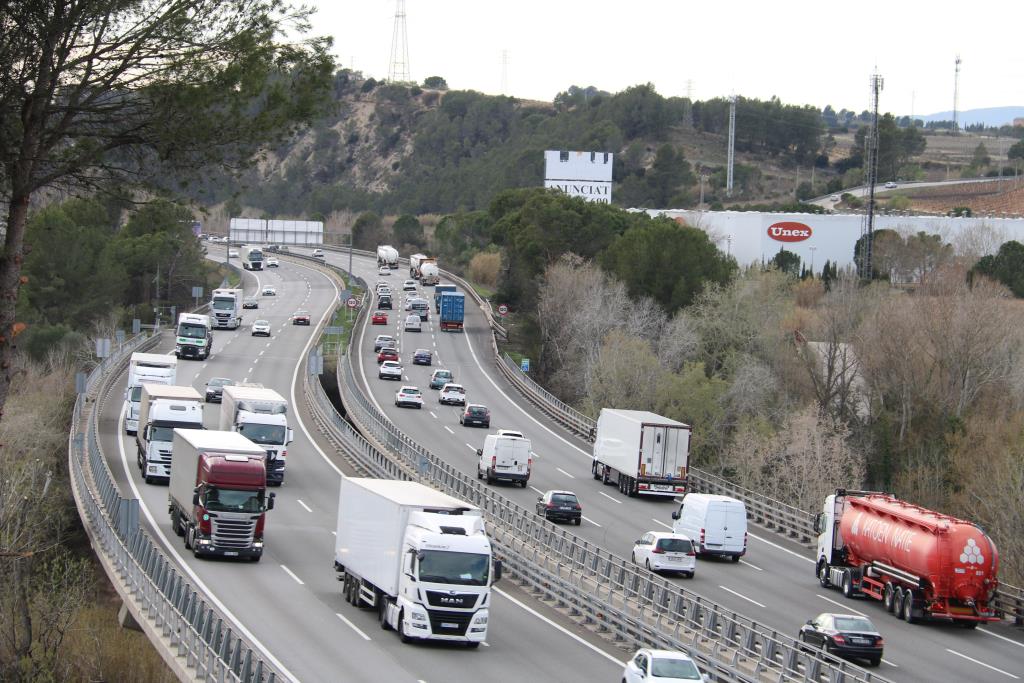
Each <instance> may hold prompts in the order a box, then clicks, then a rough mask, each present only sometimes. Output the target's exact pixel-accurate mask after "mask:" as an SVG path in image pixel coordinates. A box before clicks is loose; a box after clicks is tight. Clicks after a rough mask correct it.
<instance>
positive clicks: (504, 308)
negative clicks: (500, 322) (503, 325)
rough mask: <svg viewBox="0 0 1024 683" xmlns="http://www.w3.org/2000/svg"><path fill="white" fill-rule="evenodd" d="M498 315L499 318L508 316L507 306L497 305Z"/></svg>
mask: <svg viewBox="0 0 1024 683" xmlns="http://www.w3.org/2000/svg"><path fill="white" fill-rule="evenodd" d="M498 315H500V316H506V315H508V304H499V305H498Z"/></svg>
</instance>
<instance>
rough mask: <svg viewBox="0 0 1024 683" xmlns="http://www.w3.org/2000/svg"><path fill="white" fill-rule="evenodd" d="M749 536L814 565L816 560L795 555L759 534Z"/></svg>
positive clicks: (749, 534)
mask: <svg viewBox="0 0 1024 683" xmlns="http://www.w3.org/2000/svg"><path fill="white" fill-rule="evenodd" d="M747 535H748V536H750V537H751V538H756V539H757V540H759V541H761V542H762V543H766V544H768V545H770V546H771V547H773V548H776V549H778V550H781V551H782V552H784V553H789V554H790V555H792V556H793V557H799V558H800V559H801V560H805V561H806V562H810V563H811V564H814V558H813V557H807V556H806V555H801V554H800V553H795V552H793V551H792V550H790V549H789V548H783V547H782V546H781V545H778V544H777V543H772V542H771V541H769V540H768V539H767V538H761V537H760V536H758V535H757V534H752V533H750V531H747Z"/></svg>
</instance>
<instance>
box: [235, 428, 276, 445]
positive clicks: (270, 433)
mask: <svg viewBox="0 0 1024 683" xmlns="http://www.w3.org/2000/svg"><path fill="white" fill-rule="evenodd" d="M238 432H239V433H240V434H241V435H242V436H244V437H245V438H247V439H249V440H250V441H252V442H253V443H269V444H276V445H280V444H283V443H284V436H285V428H284V427H283V426H281V425H260V424H252V423H250V424H244V425H242V426H241V427H239V428H238Z"/></svg>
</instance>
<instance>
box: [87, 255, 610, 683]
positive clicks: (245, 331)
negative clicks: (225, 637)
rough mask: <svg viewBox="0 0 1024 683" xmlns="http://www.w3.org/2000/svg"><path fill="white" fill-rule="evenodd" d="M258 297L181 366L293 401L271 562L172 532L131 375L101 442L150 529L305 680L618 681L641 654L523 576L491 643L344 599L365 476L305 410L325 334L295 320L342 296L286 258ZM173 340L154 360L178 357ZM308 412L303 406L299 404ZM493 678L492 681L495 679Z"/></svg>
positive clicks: (259, 642)
mask: <svg viewBox="0 0 1024 683" xmlns="http://www.w3.org/2000/svg"><path fill="white" fill-rule="evenodd" d="M243 281H244V282H243V283H244V287H245V289H246V294H247V295H253V294H255V293H257V292H259V291H260V288H261V287H262V285H264V284H273V285H275V286H276V288H277V296H275V297H260V304H259V306H260V307H259V309H257V310H246V311H244V324H243V326H242V327H241V328H240V329H239V330H237V331H229V330H216V331H214V346H213V355H212V357H211V358H210V359H209V361H206V362H200V361H189V360H182V361H180V362H179V364H178V384H182V385H188V384H191V385H192V386H193V387H195V388H196V389H197V390H199V392H200V393H203V390H204V387H205V384H206V382H207V380H209V379H210V378H211V377H217V376H223V377H231V378H232V379H235V380H236V381H249V382H261V383H263V384H264V385H266V386H268V387H270V388H273V389H275V390H277V391H278V392H280V393H281V394H282V395H284V396H285V397H287V398H288V399H289V401H290V403H291V408H290V412H289V415H290V418H289V419H290V422H291V424H292V426H293V427H294V428H295V442H294V443H293V444H291V446H289V448H288V465H287V469H286V478H285V483H284V485H283V486H282V487H280V488H278V489H276V490H275V491H276V494H277V498H276V507H275V508H274V510H273V511H271V512H270V513H269V514H268V521H267V531H266V535H265V541H266V549H265V551H264V555H263V558H262V560H261V562H259V563H248V562H241V561H230V560H198V559H196V558H194V557H192V555H191V553H186V552H185V551H184V545H183V543H182V540H181V539H180V538H178V537H177V536H175V535H174V534H173V533H172V531H171V529H170V520H169V516H168V514H167V486H166V485H160V484H154V485H149V484H146V483H144V482H143V481H142V479H141V477H140V476H139V470H138V468H137V466H136V448H135V442H134V437H128V436H126V435H125V434H124V431H123V427H122V419H123V415H122V401H121V395H122V393H123V390H124V378H122V379H121V381H120V383H119V384H117V385H115V389H114V390H113V391H112V393H111V394H110V397H109V398H108V400H107V401H106V402H105V404H104V406H103V412H102V415H101V421H100V434H101V445H102V447H103V450H104V454H105V457H106V458H107V460H108V463H109V465H110V468H111V470H112V471H113V472H114V474H115V477H116V479H117V483H118V486H119V487H120V488H121V490H122V491H123V492H124V493H125V494H126V495H135V496H138V497H139V498H140V500H141V507H142V513H143V517H144V519H145V525H146V527H147V530H148V531H149V532H150V533H151V534H152V535H153V537H154V539H155V540H157V542H158V544H161V545H162V546H163V548H164V549H165V550H166V551H167V552H168V553H169V554H170V555H171V556H172V557H173V558H174V560H175V561H176V563H177V564H178V565H179V566H180V567H181V568H182V571H184V572H185V573H187V574H188V575H189V576H190V578H192V579H193V581H195V582H196V583H197V584H200V585H201V586H203V587H204V588H205V590H206V591H207V592H208V593H209V594H210V595H211V596H212V597H213V599H214V601H215V603H216V604H217V605H218V607H220V608H221V609H222V610H223V611H224V612H226V613H228V614H229V616H231V617H232V618H233V619H234V620H235V621H236V622H237V623H238V624H242V625H243V627H242V628H241V629H239V630H240V631H241V632H242V633H243V635H244V636H245V637H246V638H248V639H249V640H250V642H252V643H253V644H254V645H256V646H257V647H260V648H261V649H263V650H264V651H265V652H266V653H267V654H268V656H269V658H270V659H271V661H272V662H273V663H274V664H275V666H278V667H279V668H280V669H281V670H282V671H284V672H285V673H286V675H288V676H290V677H291V678H292V679H293V680H297V681H298V680H301V681H309V682H312V681H369V680H374V681H397V682H401V681H414V682H415V681H419V682H424V683H434V682H436V681H453V682H459V681H479V680H480V679H481V676H483V677H485V678H486V679H487V680H494V681H523V680H538V681H539V680H558V679H561V680H564V679H565V678H566V672H567V671H571V672H573V675H572V678H573V679H579V680H584V679H585V680H595V681H597V680H614V679H615V678H616V677H617V676H618V674H619V672H620V671H621V667H622V662H623V661H624V660H625V659H626V658H627V657H628V653H627V652H624V651H621V650H617V649H615V648H614V647H612V646H610V645H608V644H607V643H605V642H604V641H602V640H601V639H599V638H597V637H596V636H593V635H592V634H589V633H588V632H586V631H584V630H581V629H578V628H576V627H575V626H574V625H573V624H572V622H570V621H569V620H568V619H566V618H565V617H563V616H562V615H560V614H559V613H557V612H555V611H554V610H551V609H549V608H548V607H547V606H545V605H542V604H540V603H539V602H537V601H535V600H533V599H532V598H530V596H529V595H527V594H525V593H524V592H522V591H521V590H519V589H518V588H517V586H516V585H515V584H514V582H512V581H510V580H507V579H506V580H504V581H502V582H501V583H499V584H498V586H497V590H496V592H495V595H494V598H493V603H492V608H491V624H490V631H489V633H488V642H487V643H486V645H487V646H486V647H482V648H479V649H477V650H469V649H467V648H465V647H463V646H459V645H448V644H442V645H435V644H428V645H403V644H402V643H401V642H400V641H399V639H398V637H397V636H396V635H395V634H394V633H385V632H384V631H382V630H380V627H379V626H378V624H377V620H376V613H375V612H372V611H361V610H357V609H356V608H354V607H352V606H351V605H348V604H347V603H345V601H344V599H343V598H342V595H341V584H340V583H339V582H338V581H336V579H335V573H334V570H333V567H332V563H333V558H334V529H335V522H336V515H337V501H338V487H339V481H340V477H341V476H342V473H345V474H352V473H353V472H352V471H351V469H349V468H348V466H347V465H346V464H345V463H344V461H343V459H342V458H341V456H340V455H338V454H336V453H334V452H333V451H332V450H331V449H330V448H329V447H328V446H327V442H326V440H324V439H323V438H322V437H321V435H320V434H319V433H317V432H316V431H315V430H314V429H313V421H312V419H311V417H310V416H309V414H308V412H306V410H305V406H304V403H303V402H302V396H301V379H302V377H301V375H300V374H299V373H301V372H303V371H304V368H305V359H306V355H307V353H308V350H309V348H310V347H311V345H312V342H313V332H314V330H315V329H316V324H315V323H314V325H313V326H310V327H304V326H293V325H291V323H290V317H291V315H292V313H293V312H294V311H295V310H297V309H299V308H305V309H307V310H309V311H310V312H311V314H312V319H313V320H314V321H320V320H323V319H324V318H325V317H326V316H328V315H329V314H330V311H331V310H332V309H333V304H334V302H336V301H337V299H338V289H337V287H336V286H335V285H334V284H332V282H331V281H330V279H329V278H327V277H326V276H325V275H323V274H322V273H320V272H318V271H317V270H315V269H313V268H309V267H307V266H304V265H301V264H299V265H296V264H294V263H292V262H288V261H286V260H282V264H281V267H280V268H279V269H271V270H268V271H264V272H259V273H246V274H244V276H243ZM257 318H262V319H267V320H269V321H270V322H271V323H272V329H273V333H272V336H271V337H270V338H269V339H268V338H265V337H258V338H257V337H252V336H251V335H250V331H249V325H250V324H251V322H252V321H253V320H255V319H257ZM172 346H173V342H172V341H171V340H170V339H168V341H167V343H166V344H165V346H164V347H162V348H159V349H158V350H156V351H155V352H161V351H162V352H170V351H171V348H172ZM296 406H297V407H298V410H296ZM219 409H220V406H219V404H207V406H206V408H205V415H204V423H205V425H206V427H207V428H210V429H212V428H216V423H217V416H218V414H219ZM482 672H486V673H482Z"/></svg>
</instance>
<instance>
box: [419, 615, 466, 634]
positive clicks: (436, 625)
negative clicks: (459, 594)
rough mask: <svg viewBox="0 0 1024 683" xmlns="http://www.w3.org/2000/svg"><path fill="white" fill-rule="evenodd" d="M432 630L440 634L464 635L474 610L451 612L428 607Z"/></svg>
mask: <svg viewBox="0 0 1024 683" xmlns="http://www.w3.org/2000/svg"><path fill="white" fill-rule="evenodd" d="M427 614H428V615H430V630H431V631H433V632H434V634H435V635H439V636H464V635H466V629H467V628H469V621H470V619H472V618H473V613H472V612H449V611H447V610H440V609H428V610H427Z"/></svg>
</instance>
